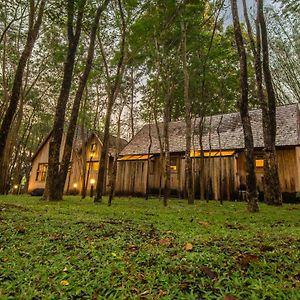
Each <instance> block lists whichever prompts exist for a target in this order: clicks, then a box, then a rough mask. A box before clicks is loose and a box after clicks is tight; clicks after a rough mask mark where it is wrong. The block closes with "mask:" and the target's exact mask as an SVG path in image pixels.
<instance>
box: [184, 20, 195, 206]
mask: <svg viewBox="0 0 300 300" xmlns="http://www.w3.org/2000/svg"><path fill="white" fill-rule="evenodd" d="M186 43H187V41H186V24H185V23H184V22H183V21H182V22H181V52H182V53H181V56H182V67H183V76H184V106H185V143H186V146H185V188H186V194H187V198H188V204H193V203H194V191H193V176H192V172H193V168H192V159H191V154H190V153H191V139H192V121H191V100H190V98H189V71H188V65H187V47H186Z"/></svg>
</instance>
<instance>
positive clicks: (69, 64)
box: [44, 0, 86, 200]
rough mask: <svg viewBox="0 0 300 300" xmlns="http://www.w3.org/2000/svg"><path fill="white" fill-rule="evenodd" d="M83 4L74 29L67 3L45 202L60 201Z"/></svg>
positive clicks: (70, 1)
mask: <svg viewBox="0 0 300 300" xmlns="http://www.w3.org/2000/svg"><path fill="white" fill-rule="evenodd" d="M85 2H86V0H79V3H78V15H77V18H76V25H75V27H74V17H75V11H76V6H75V3H74V0H68V3H67V14H68V20H67V35H68V50H67V56H66V60H65V65H64V75H63V81H62V84H61V89H60V94H59V97H58V101H57V106H56V111H55V117H54V124H53V130H52V135H51V140H50V143H49V161H48V174H47V180H46V188H45V192H44V198H45V199H46V200H61V192H60V185H61V183H60V176H59V168H60V162H59V155H60V149H61V142H62V136H63V130H64V125H65V114H66V106H67V103H68V100H69V94H70V89H71V84H72V78H73V70H74V63H75V57H76V52H77V46H78V43H79V38H80V35H81V28H82V19H83V14H84V7H85Z"/></svg>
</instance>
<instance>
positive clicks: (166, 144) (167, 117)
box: [163, 91, 172, 206]
mask: <svg viewBox="0 0 300 300" xmlns="http://www.w3.org/2000/svg"><path fill="white" fill-rule="evenodd" d="M171 97H172V92H171V91H169V93H168V94H167V96H166V102H165V107H164V167H165V171H164V195H163V204H164V206H167V205H168V198H169V195H170V180H171V170H170V145H169V122H170V116H171Z"/></svg>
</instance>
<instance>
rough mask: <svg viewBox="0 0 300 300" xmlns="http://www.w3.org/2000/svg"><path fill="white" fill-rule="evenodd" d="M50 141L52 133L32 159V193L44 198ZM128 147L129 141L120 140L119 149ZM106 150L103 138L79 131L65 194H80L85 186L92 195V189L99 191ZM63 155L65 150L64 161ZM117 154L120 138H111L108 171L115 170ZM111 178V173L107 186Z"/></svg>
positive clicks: (93, 133)
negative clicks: (102, 151)
mask: <svg viewBox="0 0 300 300" xmlns="http://www.w3.org/2000/svg"><path fill="white" fill-rule="evenodd" d="M50 137H51V132H50V133H49V135H48V136H47V137H46V138H45V140H44V141H43V142H42V144H41V145H40V146H39V148H38V149H37V151H36V152H35V154H34V155H33V157H32V167H31V173H30V177H29V184H28V192H29V193H31V194H33V195H34V194H36V195H41V194H42V193H43V190H44V188H45V183H46V175H47V169H48V155H49V142H50ZM64 142H65V135H63V143H62V144H63V145H64ZM126 144H127V141H125V140H123V139H120V142H119V146H120V148H121V149H122V148H123V147H124V146H125V145H126ZM102 146H103V145H102V141H101V134H97V133H96V132H92V131H86V130H85V131H84V132H83V131H82V130H80V129H79V127H78V128H77V129H76V133H75V138H74V143H73V150H72V157H71V166H70V169H69V172H68V176H67V180H66V183H65V187H64V193H65V194H78V193H79V192H80V191H81V190H82V188H83V185H85V187H86V189H87V192H88V193H90V190H91V188H93V189H94V188H95V187H96V184H97V178H98V170H99V160H100V154H101V149H102ZM62 154H63V148H61V149H60V158H61V157H62ZM116 154H117V151H116V137H114V136H111V137H110V147H109V159H108V165H107V168H108V169H110V168H111V166H112V163H113V160H114V158H115V156H116ZM108 174H109V173H107V176H106V183H108V182H109V181H108V180H107V177H108ZM106 186H107V184H106Z"/></svg>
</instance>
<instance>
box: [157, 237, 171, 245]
mask: <svg viewBox="0 0 300 300" xmlns="http://www.w3.org/2000/svg"><path fill="white" fill-rule="evenodd" d="M171 242H172V239H171V238H165V239H160V240H159V241H158V243H159V244H160V245H163V246H170V245H171Z"/></svg>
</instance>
